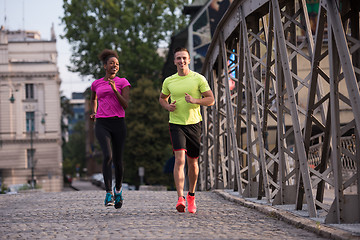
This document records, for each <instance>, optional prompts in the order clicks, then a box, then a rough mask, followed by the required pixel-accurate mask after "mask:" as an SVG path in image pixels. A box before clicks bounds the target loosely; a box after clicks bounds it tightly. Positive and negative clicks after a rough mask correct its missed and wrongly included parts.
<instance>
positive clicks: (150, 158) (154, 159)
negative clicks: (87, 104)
mask: <svg viewBox="0 0 360 240" xmlns="http://www.w3.org/2000/svg"><path fill="white" fill-rule="evenodd" d="M158 98H159V90H157V89H156V88H154V86H153V83H152V81H150V80H149V79H146V78H142V79H140V80H139V81H138V85H137V86H136V87H135V88H134V89H132V91H131V103H130V105H129V108H128V109H127V112H126V124H127V129H128V134H127V139H126V148H125V173H124V176H125V181H127V182H130V183H132V184H136V185H138V184H139V176H138V168H139V167H144V168H145V183H146V184H163V185H167V184H168V181H169V180H168V176H167V175H166V174H164V173H163V168H164V165H165V162H166V160H167V159H168V158H169V157H171V156H172V148H171V144H170V137H169V126H168V113H167V112H166V111H165V110H163V109H162V108H161V106H160V104H159V102H158Z"/></svg>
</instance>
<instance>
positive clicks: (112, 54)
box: [99, 49, 119, 65]
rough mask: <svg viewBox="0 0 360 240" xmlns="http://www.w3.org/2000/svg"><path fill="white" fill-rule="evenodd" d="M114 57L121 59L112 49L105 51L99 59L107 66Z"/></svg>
mask: <svg viewBox="0 0 360 240" xmlns="http://www.w3.org/2000/svg"><path fill="white" fill-rule="evenodd" d="M112 57H116V58H117V59H119V56H118V54H117V52H116V51H114V50H110V49H104V50H103V51H102V52H101V53H100V54H99V59H100V60H101V61H102V62H103V64H104V65H105V64H107V61H108V60H109V59H110V58H112Z"/></svg>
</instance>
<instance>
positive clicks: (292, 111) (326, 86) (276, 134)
mask: <svg viewBox="0 0 360 240" xmlns="http://www.w3.org/2000/svg"><path fill="white" fill-rule="evenodd" d="M359 5H360V4H357V3H356V1H355V0H354V1H341V2H340V3H339V2H337V1H334V0H322V1H320V7H319V14H318V20H317V27H316V33H315V35H313V34H312V32H311V29H310V22H309V16H308V12H307V8H306V3H305V0H298V1H277V0H272V1H266V0H257V1H256V0H248V1H246V0H243V1H234V2H233V3H232V4H231V6H230V8H229V9H228V11H227V13H226V14H225V15H224V17H223V19H222V20H221V22H220V23H219V25H218V28H217V30H216V33H215V35H214V37H213V40H212V42H211V45H210V47H209V49H208V53H207V56H206V59H205V62H204V65H203V66H204V67H203V74H204V75H205V76H206V77H207V79H208V81H209V83H210V86H211V88H212V90H213V92H214V95H215V99H216V104H215V105H214V106H212V107H207V108H204V109H203V117H204V121H203V136H202V138H203V139H202V152H201V157H200V169H201V170H200V179H199V186H200V188H201V189H202V190H209V189H217V188H225V189H233V190H235V191H238V192H239V194H240V196H242V197H249V198H258V199H266V200H267V201H268V202H269V203H272V204H273V205H279V204H293V205H294V209H295V210H306V211H307V212H308V214H309V216H310V217H317V216H320V215H326V220H325V221H326V222H327V223H344V222H360V195H359V193H360V188H359V186H360V184H359V183H360V173H359V171H360V167H359V166H360V143H359V142H360V141H359V135H360V128H359V126H360V94H359V82H358V81H359V80H360V68H359V67H360V49H359V48H360V40H359ZM326 69H327V70H326ZM344 139H345V140H346V139H347V142H348V144H344V141H345V140H344ZM345 142H346V141H345ZM344 159H346V164H347V166H348V165H349V166H352V171H346V173H347V174H345V175H344V171H345V170H346V169H344V166H345V165H346V164H345V165H344V161H345V160H344ZM351 186H353V187H354V186H355V191H353V192H352V193H351V194H346V193H347V192H349V191H347V190H348V189H349V188H350V187H351ZM328 188H329V189H330V190H328V191H331V193H332V196H333V198H332V199H331V201H332V202H330V203H329V204H326V203H325V201H324V193H325V189H328Z"/></svg>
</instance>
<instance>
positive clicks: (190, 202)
mask: <svg viewBox="0 0 360 240" xmlns="http://www.w3.org/2000/svg"><path fill="white" fill-rule="evenodd" d="M186 200H187V203H188V211H189V213H196V203H195V196H190V195H189V193H188V194H187V196H186Z"/></svg>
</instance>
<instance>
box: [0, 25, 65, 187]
mask: <svg viewBox="0 0 360 240" xmlns="http://www.w3.org/2000/svg"><path fill="white" fill-rule="evenodd" d="M60 83H61V80H60V77H59V70H58V67H57V50H56V37H55V34H54V32H53V31H52V37H51V39H50V40H43V39H41V36H40V33H39V32H36V31H23V30H19V31H9V30H6V29H4V28H3V27H2V28H1V30H0V112H1V114H0V178H1V183H2V184H3V185H5V186H11V185H14V184H26V183H30V184H32V183H36V185H37V186H40V187H41V189H42V190H44V191H61V190H62V188H63V174H62V150H61V126H60V118H61V107H60Z"/></svg>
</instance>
